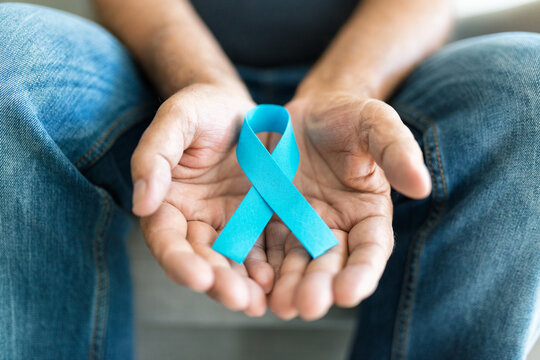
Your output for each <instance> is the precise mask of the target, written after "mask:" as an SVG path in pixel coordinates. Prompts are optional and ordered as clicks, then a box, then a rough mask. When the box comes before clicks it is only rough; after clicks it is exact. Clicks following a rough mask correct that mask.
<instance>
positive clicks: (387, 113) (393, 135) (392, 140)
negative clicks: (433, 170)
mask: <svg viewBox="0 0 540 360" xmlns="http://www.w3.org/2000/svg"><path fill="white" fill-rule="evenodd" d="M362 115H363V117H364V119H366V121H367V123H368V146H369V152H370V153H371V155H372V156H373V158H374V160H375V162H376V163H377V164H378V165H379V166H380V167H381V168H382V169H383V171H384V173H385V175H386V178H387V179H388V181H389V182H390V184H391V185H392V187H393V188H394V189H396V190H397V191H399V192H401V193H402V194H404V195H406V196H408V197H411V198H413V199H422V198H425V197H426V196H428V195H429V194H430V192H431V177H430V175H429V171H428V170H427V168H426V166H425V164H424V158H423V155H422V150H421V149H420V146H419V145H418V143H417V142H416V140H415V139H414V136H413V134H412V133H411V131H410V130H409V128H407V126H405V124H404V123H403V122H402V121H401V118H400V117H399V115H398V113H397V112H396V111H395V110H394V109H393V108H392V107H391V106H390V105H388V104H386V103H384V102H382V101H378V100H370V101H369V102H368V103H366V104H365V106H364V108H363V114H362Z"/></svg>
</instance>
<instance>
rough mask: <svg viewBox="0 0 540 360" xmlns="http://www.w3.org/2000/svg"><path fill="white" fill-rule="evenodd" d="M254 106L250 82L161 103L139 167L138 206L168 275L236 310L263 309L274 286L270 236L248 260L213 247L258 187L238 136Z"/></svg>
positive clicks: (187, 91) (194, 88)
mask: <svg viewBox="0 0 540 360" xmlns="http://www.w3.org/2000/svg"><path fill="white" fill-rule="evenodd" d="M253 106H254V103H253V101H252V100H251V99H250V97H249V95H247V92H246V91H245V90H243V89H236V88H229V87H225V86H218V85H204V84H196V85H191V86H189V87H186V88H184V89H182V90H181V91H179V92H178V93H176V94H175V95H173V96H171V97H170V98H169V99H168V100H167V101H165V102H164V103H163V104H162V105H161V107H160V108H159V110H158V112H157V114H156V116H155V118H154V120H153V121H152V122H151V124H150V125H149V127H148V128H147V130H146V131H145V133H144V134H143V136H142V137H141V139H140V142H139V144H138V146H137V148H136V150H135V152H134V153H133V157H132V161H131V169H132V177H133V183H134V195H133V212H134V213H135V214H136V215H139V216H141V225H142V231H143V234H144V237H145V239H146V242H147V244H148V246H149V248H150V250H151V252H152V253H153V255H154V256H155V257H156V259H157V260H158V262H159V263H160V265H161V266H162V268H163V269H164V270H165V272H166V273H167V275H168V276H169V277H170V278H171V279H173V280H174V281H175V282H177V283H179V284H181V285H185V286H187V287H189V288H191V289H193V290H195V291H204V292H207V293H208V295H209V296H211V297H212V298H214V299H216V300H218V301H220V302H221V303H223V304H224V305H225V306H226V307H228V308H230V309H233V310H243V311H244V312H245V313H246V314H248V315H251V316H260V315H262V314H263V313H264V312H265V310H266V296H265V292H268V291H269V290H270V286H271V285H272V283H271V281H272V268H271V267H270V265H268V263H267V262H266V255H265V253H264V251H263V250H262V246H261V245H260V244H261V241H262V238H261V239H260V240H259V242H258V243H257V245H256V246H255V247H254V249H253V250H252V251H251V253H250V255H249V257H248V258H247V259H246V261H245V262H244V264H243V265H239V264H236V263H234V262H233V261H230V260H228V259H226V258H225V257H223V256H222V255H220V254H218V253H217V252H215V251H214V250H212V249H211V246H212V244H213V242H214V240H215V239H216V237H217V233H218V232H219V231H220V230H221V229H222V228H223V227H224V226H225V223H226V221H227V219H229V218H230V217H231V215H232V213H233V212H234V210H235V209H236V208H237V207H238V205H239V204H240V202H241V201H242V199H243V197H244V196H245V194H246V193H247V191H248V190H249V188H250V186H251V184H250V183H249V181H248V180H247V178H246V177H245V175H244V174H243V172H242V171H241V169H240V167H239V166H238V163H237V161H236V155H235V149H236V146H235V142H236V139H237V134H238V132H239V129H240V126H241V124H242V119H243V117H244V114H245V113H246V112H247V111H248V110H249V109H250V108H252V107H253ZM248 273H249V274H250V275H252V277H253V278H256V279H257V280H258V283H257V282H255V281H254V280H253V279H252V278H250V277H249V276H248ZM259 284H262V286H261V285H259Z"/></svg>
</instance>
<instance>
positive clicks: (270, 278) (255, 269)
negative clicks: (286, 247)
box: [244, 233, 274, 294]
mask: <svg viewBox="0 0 540 360" xmlns="http://www.w3.org/2000/svg"><path fill="white" fill-rule="evenodd" d="M244 266H245V267H246V270H247V272H248V274H249V276H250V277H251V278H252V279H253V280H255V282H256V283H257V284H259V285H260V286H261V287H262V289H263V290H264V292H265V293H266V294H268V293H269V292H270V290H272V286H273V285H274V270H273V269H272V266H271V265H270V264H269V263H268V261H267V259H266V252H265V249H264V233H263V235H261V236H260V237H259V239H257V242H256V243H255V246H253V248H252V249H251V251H250V252H249V254H248V256H247V257H246V260H245V261H244Z"/></svg>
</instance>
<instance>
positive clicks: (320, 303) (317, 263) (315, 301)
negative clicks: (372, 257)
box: [294, 230, 348, 320]
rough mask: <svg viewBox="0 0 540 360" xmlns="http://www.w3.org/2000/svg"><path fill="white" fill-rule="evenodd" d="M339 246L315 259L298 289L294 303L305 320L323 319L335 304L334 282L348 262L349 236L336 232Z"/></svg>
mask: <svg viewBox="0 0 540 360" xmlns="http://www.w3.org/2000/svg"><path fill="white" fill-rule="evenodd" d="M333 232H334V235H335V236H336V238H337V239H338V241H339V244H338V245H336V246H334V247H333V248H331V249H330V250H328V251H327V252H326V253H324V254H323V255H321V256H319V257H318V258H316V259H313V260H312V261H311V262H310V263H309V265H308V267H307V269H306V271H305V273H304V276H303V278H302V280H301V281H300V283H299V284H298V288H297V289H296V291H295V292H294V293H295V299H294V303H295V305H296V308H297V309H298V313H299V315H300V316H301V317H302V318H303V319H304V320H315V319H319V318H321V317H323V316H324V315H325V314H326V313H327V312H328V310H329V309H330V307H331V306H332V304H333V303H334V294H333V290H332V282H333V279H334V276H335V275H336V274H337V273H338V272H339V271H340V270H341V269H342V268H343V266H344V265H345V262H346V261H347V255H348V250H347V234H346V233H345V232H343V231H339V230H334V231H333Z"/></svg>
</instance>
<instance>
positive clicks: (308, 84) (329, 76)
mask: <svg viewBox="0 0 540 360" xmlns="http://www.w3.org/2000/svg"><path fill="white" fill-rule="evenodd" d="M314 70H315V71H313V72H312V73H310V74H308V76H307V77H306V78H305V79H304V80H303V81H302V82H301V83H300V85H299V86H298V88H297V90H296V93H295V95H294V97H295V98H311V97H319V96H320V94H323V93H324V94H328V93H348V94H351V95H353V96H355V97H361V98H378V91H376V87H375V86H373V85H372V83H373V82H372V81H370V80H367V79H366V78H365V77H361V76H353V75H352V74H351V75H347V74H345V75H343V74H339V73H337V72H332V71H328V72H326V73H325V72H319V71H318V70H317V69H314Z"/></svg>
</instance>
